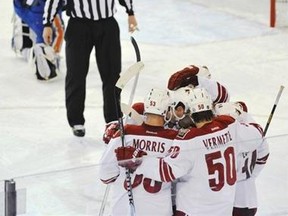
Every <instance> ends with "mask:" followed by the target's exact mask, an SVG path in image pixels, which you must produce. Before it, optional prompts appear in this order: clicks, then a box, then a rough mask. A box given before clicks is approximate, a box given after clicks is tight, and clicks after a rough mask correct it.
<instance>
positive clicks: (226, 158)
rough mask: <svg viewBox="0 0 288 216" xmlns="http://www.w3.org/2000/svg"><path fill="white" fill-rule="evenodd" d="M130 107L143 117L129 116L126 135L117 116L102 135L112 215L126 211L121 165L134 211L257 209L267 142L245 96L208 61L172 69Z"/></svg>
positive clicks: (103, 175) (203, 213)
mask: <svg viewBox="0 0 288 216" xmlns="http://www.w3.org/2000/svg"><path fill="white" fill-rule="evenodd" d="M133 108H135V110H136V111H137V112H138V114H139V115H141V116H142V118H143V123H141V124H137V123H135V122H133V116H132V117H129V116H127V117H126V118H128V121H126V123H127V124H125V126H124V135H125V136H124V142H123V134H121V130H118V129H119V124H118V122H114V123H112V124H110V126H109V127H107V129H106V133H105V135H104V137H103V140H104V142H105V143H106V144H108V145H107V148H106V149H105V151H104V153H103V155H102V158H101V167H100V179H101V181H102V182H104V183H105V184H111V186H112V188H113V197H112V209H111V215H112V216H114V215H117V216H122V215H123V216H124V215H125V216H126V215H129V211H130V207H129V199H131V197H129V196H128V194H130V191H127V188H128V186H127V176H126V173H125V172H126V170H127V169H128V170H129V171H130V177H131V186H132V194H133V201H134V206H135V212H136V214H135V215H137V216H144V215H157V216H164V215H165V216H166V215H167V216H171V215H174V216H188V215H189V216H211V215H213V216H229V215H232V216H253V215H255V214H256V212H257V193H256V185H255V178H256V177H257V176H258V174H259V173H260V171H261V170H262V169H263V167H264V165H265V163H266V161H267V159H268V156H269V148H268V143H267V141H266V140H265V137H264V136H263V130H262V128H261V126H260V125H259V124H257V123H256V122H255V120H254V119H253V118H252V117H251V115H250V114H249V113H248V109H247V106H246V104H245V103H244V102H242V101H241V102H240V101H237V102H230V95H229V93H228V91H227V89H226V88H225V87H224V86H223V85H221V84H220V83H219V82H217V81H214V80H212V79H211V74H210V72H209V70H208V68H207V67H205V66H204V67H203V66H195V65H190V66H188V67H185V68H184V69H182V70H180V71H177V72H176V73H174V74H172V75H171V77H170V78H169V81H168V88H167V89H159V88H153V89H151V90H150V91H149V93H148V95H147V96H146V98H145V99H144V103H141V102H140V103H135V104H134V105H133ZM131 118H132V119H131ZM130 196H131V195H130Z"/></svg>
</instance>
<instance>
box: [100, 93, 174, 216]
mask: <svg viewBox="0 0 288 216" xmlns="http://www.w3.org/2000/svg"><path fill="white" fill-rule="evenodd" d="M168 104H169V92H168V91H167V90H161V89H155V88H154V89H151V91H150V92H149V94H148V95H147V97H146V99H145V100H144V106H145V108H144V109H145V110H144V115H145V121H144V123H143V124H142V125H129V124H127V125H125V129H124V131H125V143H124V145H125V146H127V147H125V148H124V147H121V146H122V145H123V143H122V142H121V137H120V134H119V132H117V134H116V136H115V137H114V138H112V139H111V141H110V143H109V145H107V149H106V151H105V152H104V154H103V156H102V158H101V167H100V178H101V180H102V182H104V183H105V184H112V188H113V189H114V196H113V204H112V212H111V215H112V216H114V215H116V216H127V215H129V200H128V195H127V190H126V188H125V187H126V185H125V184H126V183H125V169H124V168H122V167H119V166H118V163H117V159H118V160H120V161H121V160H122V158H125V157H127V155H129V154H130V153H133V152H134V151H130V148H132V149H133V150H134V149H135V148H137V149H138V150H139V154H141V152H142V153H143V152H144V151H145V154H147V155H148V156H153V157H163V156H165V155H166V154H168V150H169V149H170V146H171V144H172V142H173V139H174V138H175V137H176V135H177V131H175V130H170V129H165V128H164V116H165V115H166V112H167V108H168ZM118 147H119V149H118V155H117V157H118V158H116V156H115V153H114V151H115V149H117V148H118ZM122 149H123V150H124V151H122ZM128 163H129V162H128ZM120 165H121V166H125V162H123V161H121V162H120ZM130 168H131V167H130ZM132 171H133V170H132ZM131 178H132V181H131V182H132V191H133V198H134V204H135V212H136V215H137V216H147V215H157V216H171V215H172V201H171V183H170V182H169V183H166V182H160V181H154V180H152V179H150V178H146V176H145V175H142V174H140V175H135V174H134V173H131Z"/></svg>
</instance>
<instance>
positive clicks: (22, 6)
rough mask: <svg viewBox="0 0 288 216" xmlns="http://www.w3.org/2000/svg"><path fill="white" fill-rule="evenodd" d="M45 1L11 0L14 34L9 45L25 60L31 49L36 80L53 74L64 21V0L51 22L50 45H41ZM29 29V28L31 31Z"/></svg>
mask: <svg viewBox="0 0 288 216" xmlns="http://www.w3.org/2000/svg"><path fill="white" fill-rule="evenodd" d="M45 1H46V0H31V1H26V0H13V5H14V11H15V13H16V15H15V19H14V34H13V38H12V48H13V49H14V51H15V52H20V53H22V54H23V55H24V57H25V58H26V59H27V60H29V52H27V50H30V48H32V50H33V59H34V61H35V66H36V77H37V79H39V80H48V79H52V78H54V77H56V76H57V72H58V69H59V61H60V57H59V52H60V50H61V45H62V42H63V37H64V24H63V21H62V18H61V12H62V9H63V7H64V1H63V2H62V1H61V2H60V3H59V6H58V14H57V15H56V19H55V21H54V23H53V31H54V38H53V45H52V47H51V46H47V45H45V44H44V40H43V37H42V33H43V29H44V26H43V23H42V22H43V13H44V6H45ZM31 30H32V31H31Z"/></svg>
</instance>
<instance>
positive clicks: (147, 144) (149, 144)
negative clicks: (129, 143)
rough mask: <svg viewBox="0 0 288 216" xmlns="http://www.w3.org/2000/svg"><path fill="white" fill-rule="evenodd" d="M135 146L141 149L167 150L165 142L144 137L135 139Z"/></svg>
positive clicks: (161, 151)
mask: <svg viewBox="0 0 288 216" xmlns="http://www.w3.org/2000/svg"><path fill="white" fill-rule="evenodd" d="M133 146H134V147H135V148H138V149H141V150H142V151H152V152H160V153H163V152H165V143H164V142H156V141H150V140H144V139H133Z"/></svg>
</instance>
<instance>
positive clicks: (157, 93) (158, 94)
mask: <svg viewBox="0 0 288 216" xmlns="http://www.w3.org/2000/svg"><path fill="white" fill-rule="evenodd" d="M169 102H170V96H169V91H167V90H164V89H156V88H153V89H151V90H150V92H149V93H148V95H147V96H146V98H145V100H144V114H145V113H151V114H156V115H161V116H165V114H166V112H167V110H168V106H169Z"/></svg>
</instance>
